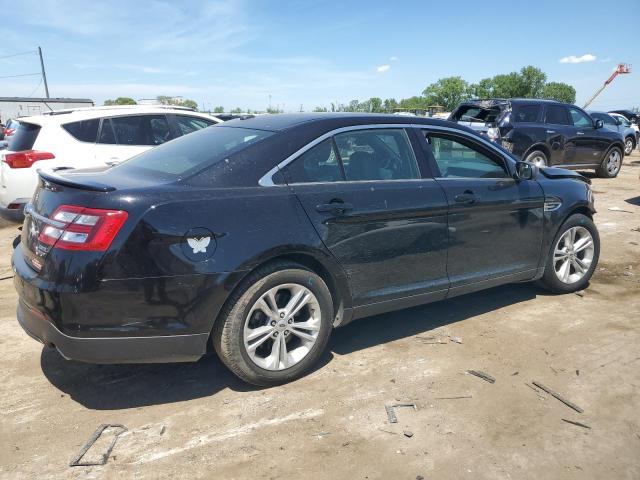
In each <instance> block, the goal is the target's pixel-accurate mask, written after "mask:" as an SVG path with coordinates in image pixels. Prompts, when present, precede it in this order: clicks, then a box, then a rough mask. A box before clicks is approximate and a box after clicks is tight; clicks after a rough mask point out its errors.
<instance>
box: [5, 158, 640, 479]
mask: <svg viewBox="0 0 640 480" xmlns="http://www.w3.org/2000/svg"><path fill="white" fill-rule="evenodd" d="M639 174H640V155H639V154H638V153H637V151H636V153H634V154H633V156H631V157H628V158H626V159H625V164H624V166H623V169H622V172H621V173H620V176H619V177H618V178H617V179H614V180H604V179H598V178H594V180H593V186H594V190H595V197H596V207H597V209H598V211H599V212H598V214H597V215H596V223H597V225H598V227H599V229H600V234H601V238H602V252H601V258H600V265H599V267H598V270H597V272H596V275H595V276H594V278H593V281H592V283H591V285H590V286H589V288H588V289H586V290H585V291H584V292H582V293H581V294H580V295H577V294H571V295H565V296H554V295H549V294H547V293H545V292H543V291H540V290H539V289H537V288H535V287H534V286H532V285H528V284H518V285H512V286H505V287H499V288H494V289H492V290H489V291H485V292H480V293H477V294H472V295H468V296H466V297H458V298H456V299H452V300H448V301H443V302H438V303H435V304H432V305H428V306H424V307H417V308H413V309H409V310H403V311H400V312H395V313H391V314H386V315H381V316H378V317H373V318H370V319H363V320H360V321H357V322H354V323H353V324H351V325H349V326H347V327H345V328H343V329H339V330H336V331H335V332H334V334H333V337H332V341H331V344H330V350H329V352H328V353H327V355H326V356H325V358H324V361H323V362H322V365H320V366H319V368H318V369H316V370H315V371H314V372H313V373H312V374H310V375H309V376H307V377H306V378H303V379H301V380H299V381H297V382H294V383H292V384H289V385H285V386H282V387H277V388H269V389H256V388H252V387H249V386H247V385H245V384H243V383H241V382H240V381H238V380H236V379H235V378H234V377H233V376H232V375H231V374H229V373H228V372H227V371H226V370H225V368H224V367H223V366H222V365H221V364H220V362H219V361H218V360H217V359H216V358H215V357H209V358H206V359H203V360H201V361H200V362H198V363H195V364H171V365H137V366H97V365H87V364H82V363H77V362H69V361H66V360H64V359H62V358H61V357H60V355H58V354H57V353H56V352H55V351H52V350H50V349H47V348H43V347H42V345H40V344H38V343H37V342H35V341H33V340H32V339H30V338H29V337H28V336H27V335H26V334H25V333H24V332H23V331H22V330H21V329H20V327H19V326H18V324H17V322H16V319H15V307H16V294H15V292H14V289H13V285H12V281H11V279H10V278H8V277H11V275H12V272H11V268H10V254H11V241H12V239H13V237H14V236H15V234H16V226H15V225H10V224H8V223H3V224H1V225H0V348H1V351H2V355H1V356H0V381H1V385H2V387H1V390H0V478H9V479H13V478H62V479H70V478H141V479H147V478H149V479H151V478H190V479H195V478H225V479H234V478H238V479H239V478H252V479H270V478H274V479H275V478H277V479H289V478H291V479H294V478H295V479H298V478H314V479H318V480H322V479H331V480H333V479H336V478H349V479H355V478H361V479H366V478H369V479H374V478H385V479H386V478H393V479H403V478H404V479H412V480H413V479H416V478H420V477H424V478H425V479H427V478H455V479H459V478H469V479H503V478H504V479H512V478H517V479H529V478H530V479H540V478H553V479H571V478H576V479H578V478H579V479H585V478H594V479H601V478H616V479H617V478H628V479H637V478H640V414H639V413H638V411H639V407H640V180H639V178H638V177H639ZM458 341H459V342H461V343H458ZM469 369H474V370H481V371H483V372H486V373H488V374H489V375H491V376H492V377H494V378H495V383H489V382H486V381H484V380H482V379H481V378H478V377H476V376H473V375H469V374H467V373H466V371H467V370H469ZM533 381H536V382H538V383H541V384H543V385H544V386H546V387H548V388H550V389H551V390H553V391H555V392H558V393H559V394H560V395H562V396H563V397H564V398H566V399H568V400H570V401H571V402H573V403H575V404H576V405H578V406H579V407H581V409H583V410H584V412H583V413H578V412H576V411H574V410H572V409H571V408H569V407H568V406H566V405H565V404H563V403H561V402H560V401H559V400H557V399H556V398H554V397H552V396H550V395H549V394H547V393H545V392H544V391H542V390H541V389H539V388H536V387H533V385H532V382H533ZM394 403H414V404H415V405H416V409H413V408H411V407H399V408H397V409H396V414H397V418H398V422H397V423H393V424H390V423H389V422H388V419H387V414H386V412H385V406H386V405H392V404H394ZM563 420H565V421H563ZM566 420H568V421H573V422H579V423H581V424H583V425H586V426H588V427H590V428H585V427H582V426H579V425H575V424H572V423H568V422H567V421H566ZM104 423H113V424H123V425H125V426H126V427H127V429H128V430H127V431H126V432H125V433H123V434H121V435H120V436H119V437H118V440H117V443H116V445H115V447H114V449H113V451H112V453H111V456H110V457H109V459H108V462H107V464H106V465H104V466H94V467H69V466H68V465H69V462H70V461H71V459H72V458H73V457H74V456H75V455H76V454H77V453H78V452H79V450H80V448H81V447H82V445H83V444H84V443H85V442H86V441H87V440H88V439H89V437H90V436H91V434H92V433H93V432H94V431H95V430H96V428H97V427H98V426H99V425H101V424H104ZM116 430H117V429H113V428H112V429H108V430H107V431H105V434H104V435H103V438H102V439H101V441H100V445H96V448H94V449H92V450H91V451H90V452H89V454H88V457H89V459H91V458H94V459H95V458H98V457H99V453H100V451H102V450H103V449H104V448H105V447H106V446H107V444H108V442H109V441H110V439H111V438H114V436H115V433H116Z"/></svg>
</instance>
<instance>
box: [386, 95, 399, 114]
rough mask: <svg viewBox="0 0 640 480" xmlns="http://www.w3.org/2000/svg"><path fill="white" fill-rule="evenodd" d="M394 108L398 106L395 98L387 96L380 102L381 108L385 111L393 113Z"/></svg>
mask: <svg viewBox="0 0 640 480" xmlns="http://www.w3.org/2000/svg"><path fill="white" fill-rule="evenodd" d="M396 108H398V102H397V101H396V99H395V98H387V99H385V101H384V102H382V109H383V110H384V111H385V112H386V113H393V111H394V110H395V109H396Z"/></svg>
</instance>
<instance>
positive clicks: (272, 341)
mask: <svg viewBox="0 0 640 480" xmlns="http://www.w3.org/2000/svg"><path fill="white" fill-rule="evenodd" d="M321 320H322V319H321V312H320V305H319V303H318V299H317V298H316V296H315V295H314V294H313V292H311V290H309V289H308V288H306V287H303V286H302V285H298V284H293V283H287V284H283V285H278V286H276V287H273V288H271V289H270V290H268V291H267V292H265V293H264V294H262V296H260V298H259V299H258V300H257V301H256V302H255V303H254V304H253V306H252V307H251V310H249V314H248V315H247V318H246V319H245V322H244V331H243V343H244V348H245V351H246V353H247V355H248V356H249V358H250V359H251V361H252V362H253V363H255V364H256V365H257V366H259V367H260V368H264V369H265V370H284V369H287V368H290V367H293V366H294V365H296V364H297V363H299V362H300V361H301V360H302V359H303V358H304V357H306V356H307V355H308V354H309V352H310V351H311V349H312V347H313V346H314V345H315V343H316V340H317V339H318V333H319V332H320V326H321Z"/></svg>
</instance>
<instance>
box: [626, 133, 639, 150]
mask: <svg viewBox="0 0 640 480" xmlns="http://www.w3.org/2000/svg"><path fill="white" fill-rule="evenodd" d="M627 139H631V142H632V143H633V148H636V137H635V135H627V136H626V137H625V140H627Z"/></svg>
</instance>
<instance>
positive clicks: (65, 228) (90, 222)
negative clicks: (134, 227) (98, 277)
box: [38, 205, 129, 251]
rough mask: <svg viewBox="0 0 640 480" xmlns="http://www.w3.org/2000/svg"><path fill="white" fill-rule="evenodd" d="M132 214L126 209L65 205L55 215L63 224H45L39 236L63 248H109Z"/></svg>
mask: <svg viewBox="0 0 640 480" xmlns="http://www.w3.org/2000/svg"><path fill="white" fill-rule="evenodd" d="M128 216H129V214H128V213H127V212H125V211H124V210H103V209H100V208H86V207H79V206H76V205H61V206H59V207H58V208H57V209H56V210H55V211H54V212H53V215H52V216H51V219H52V220H56V221H57V222H59V223H60V225H59V226H53V225H47V226H45V228H44V229H43V230H42V231H41V232H40V235H39V236H38V239H39V240H40V241H41V242H42V243H45V244H47V245H51V246H52V247H54V248H61V249H63V250H85V251H88V250H90V251H104V250H106V249H107V248H109V246H110V245H111V242H112V241H113V239H114V238H115V237H116V235H117V234H118V232H119V231H120V228H121V227H122V225H124V222H125V221H126V220H127V217H128Z"/></svg>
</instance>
